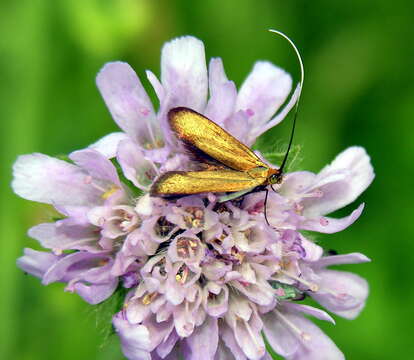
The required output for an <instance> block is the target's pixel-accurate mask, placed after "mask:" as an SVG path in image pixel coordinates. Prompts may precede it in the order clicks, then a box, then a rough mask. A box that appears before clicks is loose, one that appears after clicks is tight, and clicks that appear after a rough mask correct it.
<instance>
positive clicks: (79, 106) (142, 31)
mask: <svg viewBox="0 0 414 360" xmlns="http://www.w3.org/2000/svg"><path fill="white" fill-rule="evenodd" d="M413 19H414V3H413V2H412V1H408V0H407V1H404V0H393V1H389V0H376V1H367V0H365V1H361V0H348V1H332V0H313V1H309V0H308V1H306V0H303V1H299V0H298V1H293V0H280V1H276V0H275V1H270V0H269V1H266V0H260V1H259V0H256V1H245V0H231V1H229V0H227V1H226V0H221V1H219V0H204V1H184V0H183V1H157V0H154V1H138V0H118V1H116V0H102V1H98V0H82V1H80V0H73V1H70V0H67V1H58V0H50V1H46V0H43V1H41V0H19V1H12V0H3V1H2V2H1V9H0V34H1V36H0V79H1V80H0V89H1V90H0V117H1V121H0V124H1V125H0V126H1V127H0V134H1V137H2V138H1V142H0V146H1V161H0V166H1V188H0V191H1V194H0V199H1V210H0V231H1V238H0V264H1V270H0V358H1V359H18V360H35V359H42V360H48V359H54V360H55V359H59V360H65V359H71V360H72V359H111V360H115V359H121V358H122V356H121V355H120V353H119V350H118V348H117V347H116V346H117V345H116V344H115V345H109V346H103V347H102V343H103V339H102V338H103V337H102V332H101V331H100V330H97V329H96V316H95V310H94V309H93V308H92V307H91V306H89V305H87V304H85V303H84V302H83V301H82V300H81V299H80V298H79V297H78V296H77V295H74V294H69V293H65V292H63V286H62V285H61V284H54V285H50V286H48V287H43V286H42V285H41V284H40V282H39V280H38V279H36V278H34V277H31V276H24V275H23V273H22V272H21V271H20V270H18V269H17V268H16V266H15V259H16V258H17V257H18V256H20V255H21V253H22V249H23V247H25V246H26V247H27V246H36V244H35V242H34V241H33V240H31V239H29V238H28V237H27V236H26V235H25V232H26V230H27V229H28V228H29V227H30V226H32V225H34V224H36V223H39V222H40V221H47V220H48V218H49V215H50V209H48V208H47V207H45V206H43V205H39V204H35V203H30V202H28V201H25V200H22V199H19V198H18V197H17V196H15V195H13V194H12V192H11V190H10V186H9V183H10V180H11V165H12V163H13V161H14V160H15V158H16V156H17V155H18V154H21V153H30V152H43V153H46V154H50V155H57V154H61V153H67V152H70V151H72V150H74V149H79V148H82V147H84V146H86V145H88V144H90V143H92V142H94V141H95V140H96V139H98V138H100V137H101V136H103V135H105V134H107V133H108V132H110V131H114V130H116V125H115V124H114V123H113V122H112V121H111V118H110V116H109V113H108V111H107V110H106V108H105V106H104V104H103V101H102V99H101V98H100V95H99V93H98V91H97V89H96V87H95V84H94V78H95V74H96V73H97V71H98V70H99V69H100V67H101V66H102V65H103V64H104V63H105V62H107V61H111V60H124V61H128V62H129V63H130V64H131V65H132V66H133V67H134V68H135V69H136V70H137V72H138V74H139V75H140V76H141V79H144V76H143V75H144V70H145V69H152V70H154V71H155V72H156V73H157V74H158V73H159V56H160V48H161V46H162V44H163V43H164V42H165V41H167V40H169V39H171V38H173V37H175V36H179V35H184V34H192V35H195V36H197V37H199V38H200V39H202V40H203V41H204V43H205V46H206V52H207V56H208V57H211V56H221V57H222V58H223V59H224V64H225V68H226V71H227V74H228V76H229V78H231V79H233V80H235V81H236V83H237V84H240V83H241V81H242V80H243V78H244V77H245V76H246V75H247V73H248V72H249V71H250V68H251V66H252V64H253V62H254V61H255V60H257V59H269V60H271V61H273V62H274V63H276V64H278V65H280V66H281V67H283V68H285V69H287V70H288V71H289V72H291V73H292V74H293V75H294V77H295V78H296V79H298V76H299V74H298V65H297V61H296V59H295V57H294V53H293V51H292V49H291V48H289V46H288V45H287V43H286V42H284V41H283V40H281V39H279V38H276V37H275V36H274V35H272V34H270V33H267V32H266V31H265V30H266V29H267V28H270V27H271V28H276V29H279V30H282V31H283V32H285V33H287V34H289V36H291V38H292V39H294V41H295V42H296V44H297V46H298V47H299V48H300V50H301V52H302V55H303V59H304V62H305V67H306V80H305V86H304V92H303V97H302V103H301V109H300V116H299V123H298V128H297V136H296V138H295V142H296V143H297V144H301V145H302V147H303V151H302V154H301V155H302V157H303V161H302V162H301V164H300V168H304V169H309V170H312V171H318V170H319V169H320V168H321V167H322V166H324V165H325V164H326V163H328V162H329V161H331V160H332V159H333V158H334V156H335V155H336V154H337V153H338V152H340V151H342V150H343V149H345V148H346V147H348V146H350V145H355V144H358V145H362V146H364V147H365V148H366V149H367V151H368V153H369V154H370V155H371V157H372V162H373V164H374V167H375V171H376V179H375V181H374V183H373V185H372V186H371V187H370V188H369V189H368V190H367V191H366V192H365V193H364V195H363V196H362V197H361V198H360V199H359V200H358V201H357V202H356V203H355V204H353V205H352V206H351V207H348V208H347V209H345V212H346V211H348V212H349V211H350V210H351V208H352V207H356V206H357V204H358V203H359V202H361V201H365V202H366V205H367V206H366V209H365V211H364V214H363V215H362V217H361V218H360V219H359V220H358V222H357V223H356V224H354V225H353V226H352V227H351V228H349V229H347V230H345V231H343V232H341V233H339V234H334V235H326V236H321V237H320V239H321V241H322V242H323V244H324V245H325V246H326V247H327V248H333V249H336V250H338V251H339V252H341V253H343V252H353V251H359V252H362V253H365V254H367V255H368V256H369V257H370V258H372V260H373V262H372V263H370V264H361V265H354V266H352V267H347V268H349V269H352V271H354V272H357V273H359V274H361V275H363V276H364V277H366V278H367V279H368V280H369V283H370V286H371V293H370V297H369V300H368V303H367V307H366V309H365V310H364V311H363V312H362V314H361V316H360V317H359V318H358V319H357V320H355V321H346V320H343V319H340V318H336V319H337V325H336V326H332V325H330V324H328V325H325V324H322V326H323V328H324V330H325V331H326V332H327V333H328V334H329V335H330V336H331V337H332V339H334V341H335V342H336V343H337V344H338V346H339V347H340V348H341V349H342V350H343V351H344V352H345V354H346V355H347V358H348V359H352V360H353V359H364V360H371V359H373V360H379V359H396V358H400V357H404V358H407V359H410V358H414V351H413V346H412V329H413V325H412V324H413V318H412V315H413V310H412V305H413V304H412V303H413V298H414V297H413V288H414V287H413V286H412V278H411V276H412V275H411V274H412V264H413V261H412V259H413V249H414V241H413V236H412V234H413V231H412V228H413V206H412V199H413V196H412V185H413V183H414V182H413V171H412V168H413V150H414V141H413V135H412V131H413V130H414V125H413V120H414V103H413V100H414V85H413V80H414V79H413V62H414V46H413V44H414V42H413V31H412V30H413ZM290 119H291V118H290ZM290 124H291V122H290V121H287V122H285V123H284V124H282V125H281V126H280V127H279V128H277V129H273V130H272V131H271V134H267V135H266V141H265V143H266V144H269V145H274V144H275V142H276V141H282V143H283V142H286V141H287V137H288V132H289V128H290ZM345 212H343V211H341V212H340V213H338V215H342V214H344V213H345ZM410 355H411V356H410Z"/></svg>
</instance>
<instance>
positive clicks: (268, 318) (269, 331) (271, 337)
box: [262, 311, 299, 356]
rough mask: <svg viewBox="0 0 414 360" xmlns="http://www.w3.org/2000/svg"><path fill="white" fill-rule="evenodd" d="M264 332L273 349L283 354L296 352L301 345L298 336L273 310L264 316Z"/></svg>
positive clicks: (287, 354) (288, 354)
mask: <svg viewBox="0 0 414 360" xmlns="http://www.w3.org/2000/svg"><path fill="white" fill-rule="evenodd" d="M262 319H263V332H264V334H265V336H266V339H267V341H268V342H269V344H270V346H271V347H272V349H273V350H274V351H275V352H277V353H278V354H279V355H281V356H290V355H292V354H294V353H295V352H296V351H297V349H298V347H299V339H298V337H297V336H296V335H295V334H294V333H292V332H291V331H290V330H289V328H288V327H286V325H285V324H284V323H283V322H282V320H281V319H280V318H279V317H278V316H277V312H275V311H271V312H269V313H267V314H265V315H263V316H262Z"/></svg>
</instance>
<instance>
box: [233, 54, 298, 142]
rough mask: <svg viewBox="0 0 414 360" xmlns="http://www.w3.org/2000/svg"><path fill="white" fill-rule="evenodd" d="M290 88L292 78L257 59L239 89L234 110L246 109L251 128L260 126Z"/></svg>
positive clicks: (276, 108)
mask: <svg viewBox="0 0 414 360" xmlns="http://www.w3.org/2000/svg"><path fill="white" fill-rule="evenodd" d="M291 88H292V78H291V77H290V75H289V74H288V73H286V72H285V71H283V70H282V69H280V68H278V67H276V66H274V65H273V64H271V63H269V62H266V61H258V62H256V63H255V64H254V67H253V69H252V71H251V73H250V74H249V76H248V77H247V78H246V80H245V81H244V83H243V84H242V86H241V88H240V90H239V94H238V97H237V102H236V111H238V110H243V111H248V112H249V113H251V114H252V115H251V117H250V118H249V124H250V125H251V126H252V128H253V129H254V128H257V127H260V126H262V125H264V124H265V123H266V122H267V121H268V120H269V119H270V118H271V117H272V115H273V114H274V113H275V112H276V111H277V110H278V109H279V107H280V106H281V105H282V104H283V103H284V102H285V100H286V98H287V97H288V95H289V93H290V91H291ZM251 140H253V139H251ZM251 140H250V141H249V143H248V145H250V143H251Z"/></svg>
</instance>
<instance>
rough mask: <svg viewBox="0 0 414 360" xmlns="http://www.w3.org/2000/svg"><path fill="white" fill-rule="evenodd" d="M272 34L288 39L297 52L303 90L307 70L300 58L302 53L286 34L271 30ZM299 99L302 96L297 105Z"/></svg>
mask: <svg viewBox="0 0 414 360" xmlns="http://www.w3.org/2000/svg"><path fill="white" fill-rule="evenodd" d="M269 31H270V32H272V33H275V34H278V35H280V36H281V37H283V38H284V39H286V40H287V41H288V42H289V44H290V45H291V46H292V48H293V50H295V53H296V56H297V58H298V60H299V65H300V88H301V89H302V86H303V82H304V81H305V68H304V66H303V61H302V57H301V56H300V52H299V50H298V48H297V47H296V45H295V43H294V42H293V41H292V40H291V39H290V38H289V37H288V36H287V35H285V34H284V33H282V32H281V31H278V30H274V29H269ZM299 98H300V94H299V96H298V100H297V102H296V103H298V102H299Z"/></svg>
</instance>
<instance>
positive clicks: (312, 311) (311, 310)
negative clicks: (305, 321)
mask: <svg viewBox="0 0 414 360" xmlns="http://www.w3.org/2000/svg"><path fill="white" fill-rule="evenodd" d="M283 306H284V307H285V308H286V309H288V310H289V311H291V312H292V311H297V312H301V313H304V314H307V315H312V316H313V317H316V318H317V319H319V320H325V321H329V322H330V323H332V324H334V325H335V320H334V319H332V317H331V316H330V315H329V314H328V313H326V312H325V311H323V310H320V309H317V308H315V307H313V306H309V305H303V304H296V303H293V302H285V303H284V304H283Z"/></svg>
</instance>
